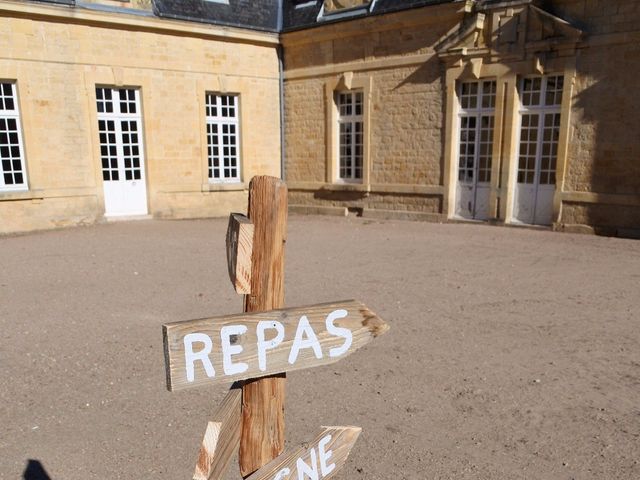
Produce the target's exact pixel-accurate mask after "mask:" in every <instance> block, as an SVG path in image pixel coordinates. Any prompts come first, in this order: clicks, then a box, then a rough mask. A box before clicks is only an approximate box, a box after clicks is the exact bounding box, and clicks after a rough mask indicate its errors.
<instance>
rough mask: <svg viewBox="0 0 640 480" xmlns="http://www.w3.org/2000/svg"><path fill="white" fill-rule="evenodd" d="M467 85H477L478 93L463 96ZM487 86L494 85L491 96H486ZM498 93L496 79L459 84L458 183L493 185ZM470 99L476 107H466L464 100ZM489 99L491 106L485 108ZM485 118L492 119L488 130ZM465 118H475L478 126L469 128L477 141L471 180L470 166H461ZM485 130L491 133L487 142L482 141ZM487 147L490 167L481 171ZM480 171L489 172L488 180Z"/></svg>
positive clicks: (461, 82)
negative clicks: (482, 151)
mask: <svg viewBox="0 0 640 480" xmlns="http://www.w3.org/2000/svg"><path fill="white" fill-rule="evenodd" d="M465 84H475V85H477V92H476V94H475V95H474V94H471V95H463V86H464V85H465ZM485 84H493V90H492V91H491V92H490V93H489V95H485V93H484V91H483V87H484V85H485ZM496 92H497V82H496V80H495V79H491V78H488V79H481V80H473V81H460V82H459V84H458V99H459V107H458V129H457V130H458V135H457V142H458V143H457V148H456V152H457V171H456V175H457V181H458V182H463V183H467V184H478V183H485V184H490V183H491V175H492V167H493V155H492V153H493V139H494V137H495V117H496V98H497V96H496ZM465 97H466V98H468V99H469V100H471V99H472V98H475V100H476V106H475V107H471V106H468V107H465V105H464V99H465ZM486 97H488V98H489V102H490V104H489V106H487V107H485V106H483V103H484V99H485V98H486ZM483 117H490V118H491V126H490V127H488V128H487V129H483V127H482V118H483ZM463 118H475V121H476V125H475V127H473V129H470V128H467V129H468V130H473V131H474V135H475V139H474V142H473V145H474V153H473V175H472V177H471V179H469V178H468V176H467V172H468V171H469V170H470V168H468V166H466V165H465V166H464V168H463V167H462V166H461V165H460V161H461V156H462V148H461V147H462V144H463V141H462V132H463V130H464V128H463V126H462V123H463V121H462V119H463ZM483 130H487V131H488V132H489V134H488V135H489V140H488V141H486V142H483V141H482V138H481V137H482V132H483ZM465 143H466V144H467V145H468V144H469V142H465ZM483 143H484V144H485V145H487V148H488V156H489V167H488V169H487V168H484V169H481V168H480V160H481V157H482V155H481V152H480V150H481V148H480V147H481V146H482V144H483ZM465 156H468V152H465ZM480 170H488V171H489V172H488V178H487V179H486V180H480V178H479V177H480V175H479V174H480ZM461 171H464V172H465V175H464V176H465V178H464V179H461V178H460V174H461Z"/></svg>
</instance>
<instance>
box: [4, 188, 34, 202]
mask: <svg viewBox="0 0 640 480" xmlns="http://www.w3.org/2000/svg"><path fill="white" fill-rule="evenodd" d="M43 198H44V193H43V192H42V191H41V190H0V202H4V201H7V202H10V201H12V200H42V199H43Z"/></svg>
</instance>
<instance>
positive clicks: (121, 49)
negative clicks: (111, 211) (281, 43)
mask: <svg viewBox="0 0 640 480" xmlns="http://www.w3.org/2000/svg"><path fill="white" fill-rule="evenodd" d="M112 3H113V2H112ZM117 3H120V2H117ZM0 44H1V45H3V47H2V49H0V80H3V81H10V82H15V84H16V87H17V91H18V100H19V107H20V122H21V127H22V136H23V142H24V156H25V163H26V169H27V173H28V180H29V181H28V190H27V191H22V192H1V191H0V233H8V232H20V231H29V230H34V229H43V228H51V227H60V226H66V225H74V224H86V223H93V222H96V221H99V220H101V219H102V218H103V215H104V191H103V180H102V173H101V159H100V145H99V140H98V125H97V111H96V93H95V88H96V86H97V85H99V86H112V87H130V88H135V89H139V90H140V96H141V107H142V127H143V133H144V148H145V157H146V167H145V172H146V182H147V185H146V186H147V202H148V210H149V213H150V214H151V215H153V216H155V217H161V218H187V217H210V216H221V215H226V214H228V213H229V211H232V210H234V211H243V210H244V209H246V197H247V183H248V181H249V180H250V179H251V177H252V176H254V175H257V174H270V175H275V176H280V127H279V125H280V112H279V110H280V103H279V70H278V59H277V51H276V46H277V44H278V38H277V35H275V34H268V33H259V32H252V31H248V30H240V29H231V28H221V27H214V26H206V25H199V24H192V23H186V22H177V21H166V20H161V19H158V18H153V17H139V16H133V15H126V14H121V13H117V14H116V13H106V12H94V11H87V10H83V11H79V10H70V9H68V8H66V7H56V6H46V5H40V4H36V3H28V2H2V3H1V4H0ZM205 92H218V93H229V94H238V95H239V98H240V150H241V152H240V155H241V180H242V182H240V183H236V184H225V185H218V184H213V183H210V182H209V179H208V170H207V139H206V130H205V105H204V102H205Z"/></svg>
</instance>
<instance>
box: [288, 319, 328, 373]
mask: <svg viewBox="0 0 640 480" xmlns="http://www.w3.org/2000/svg"><path fill="white" fill-rule="evenodd" d="M303 335H304V336H306V337H307V338H306V339H303V338H302V337H303ZM303 348H313V353H314V354H315V356H316V358H318V359H320V358H322V348H320V342H319V341H318V337H316V332H314V331H313V328H311V325H309V319H308V318H307V316H306V315H303V316H302V317H300V321H299V322H298V329H297V330H296V337H295V338H294V340H293V346H292V347H291V351H290V352H289V364H291V365H293V364H294V363H296V360H297V359H298V354H299V353H300V350H302V349H303Z"/></svg>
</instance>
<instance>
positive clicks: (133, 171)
mask: <svg viewBox="0 0 640 480" xmlns="http://www.w3.org/2000/svg"><path fill="white" fill-rule="evenodd" d="M96 100H97V108H98V132H99V136H100V159H101V162H102V180H103V185H104V204H105V215H106V216H110V217H115V216H130V215H146V214H147V211H148V210H147V186H146V181H145V171H144V151H143V141H142V121H141V116H140V91H139V90H137V89H132V88H120V89H116V88H102V87H99V88H96Z"/></svg>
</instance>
